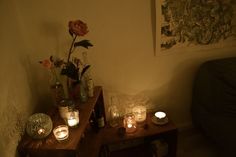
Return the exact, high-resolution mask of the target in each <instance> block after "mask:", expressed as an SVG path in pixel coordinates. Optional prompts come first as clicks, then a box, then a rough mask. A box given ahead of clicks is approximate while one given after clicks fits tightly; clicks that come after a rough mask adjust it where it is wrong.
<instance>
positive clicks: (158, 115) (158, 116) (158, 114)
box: [155, 111, 166, 119]
mask: <svg viewBox="0 0 236 157" xmlns="http://www.w3.org/2000/svg"><path fill="white" fill-rule="evenodd" d="M155 117H156V118H158V119H164V118H165V117H166V113H165V112H162V111H158V112H156V113H155Z"/></svg>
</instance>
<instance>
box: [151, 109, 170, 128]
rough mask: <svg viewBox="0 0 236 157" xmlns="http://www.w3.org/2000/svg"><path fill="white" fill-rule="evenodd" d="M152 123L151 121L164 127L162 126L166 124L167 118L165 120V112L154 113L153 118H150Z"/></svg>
mask: <svg viewBox="0 0 236 157" xmlns="http://www.w3.org/2000/svg"><path fill="white" fill-rule="evenodd" d="M152 121H153V122H154V123H155V124H158V125H164V124H166V123H168V118H167V116H166V113H165V112H162V111H158V112H156V113H155V114H154V116H153V118H152Z"/></svg>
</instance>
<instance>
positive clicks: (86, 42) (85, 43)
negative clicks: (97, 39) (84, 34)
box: [74, 40, 93, 49]
mask: <svg viewBox="0 0 236 157" xmlns="http://www.w3.org/2000/svg"><path fill="white" fill-rule="evenodd" d="M74 46H75V47H79V46H82V47H84V48H86V49H88V48H89V47H92V46H93V44H91V43H90V41H89V40H81V41H79V42H76V43H75V44H74Z"/></svg>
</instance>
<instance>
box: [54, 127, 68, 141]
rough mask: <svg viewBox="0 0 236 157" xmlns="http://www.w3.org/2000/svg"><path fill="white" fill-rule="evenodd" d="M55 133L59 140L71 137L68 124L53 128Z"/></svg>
mask: <svg viewBox="0 0 236 157" xmlns="http://www.w3.org/2000/svg"><path fill="white" fill-rule="evenodd" d="M53 134H54V136H55V138H56V139H57V141H59V142H62V141H64V140H66V139H67V138H68V137H69V129H68V126H67V125H59V126H57V127H55V128H54V129H53Z"/></svg>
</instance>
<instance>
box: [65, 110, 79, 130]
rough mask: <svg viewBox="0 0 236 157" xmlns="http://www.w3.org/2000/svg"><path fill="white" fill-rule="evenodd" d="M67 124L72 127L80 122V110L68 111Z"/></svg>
mask: <svg viewBox="0 0 236 157" xmlns="http://www.w3.org/2000/svg"><path fill="white" fill-rule="evenodd" d="M66 118H67V124H68V125H69V126H70V127H75V126H77V125H78V124H79V110H73V111H70V112H68V113H67V116H66Z"/></svg>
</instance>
